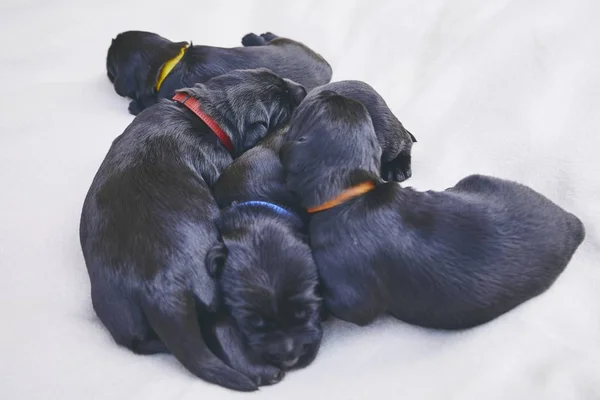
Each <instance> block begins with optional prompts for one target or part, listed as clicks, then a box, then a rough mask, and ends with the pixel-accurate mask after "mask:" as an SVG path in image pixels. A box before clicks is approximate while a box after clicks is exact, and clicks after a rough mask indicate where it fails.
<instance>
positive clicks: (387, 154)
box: [308, 81, 417, 182]
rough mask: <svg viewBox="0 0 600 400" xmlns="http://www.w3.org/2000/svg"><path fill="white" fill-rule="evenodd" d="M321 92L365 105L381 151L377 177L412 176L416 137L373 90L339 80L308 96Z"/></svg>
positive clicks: (400, 177) (369, 87) (405, 177)
mask: <svg viewBox="0 0 600 400" xmlns="http://www.w3.org/2000/svg"><path fill="white" fill-rule="evenodd" d="M323 91H333V92H335V93H337V94H340V95H342V96H345V97H348V98H350V99H353V100H357V101H360V102H361V103H362V104H363V105H364V106H365V107H366V108H367V111H368V112H369V115H370V116H371V120H372V121H373V126H374V128H375V134H376V135H377V139H378V140H379V145H380V146H381V149H382V151H383V152H382V154H381V177H382V178H383V179H384V180H386V181H396V182H403V181H405V180H407V179H408V178H410V177H411V176H412V169H411V154H410V153H411V149H412V145H413V143H416V142H417V139H416V138H415V137H414V136H413V134H412V133H410V132H409V131H408V130H406V129H405V128H404V126H403V125H402V123H401V122H400V121H399V120H398V118H396V116H395V115H394V113H393V112H392V110H390V108H389V107H388V105H387V103H386V102H385V100H384V99H383V97H381V95H380V94H379V93H377V92H376V91H375V89H373V88H372V87H371V86H370V85H368V84H366V83H365V82H361V81H339V82H331V83H328V84H327V85H323V86H320V87H318V88H316V89H315V90H313V91H312V92H311V93H310V94H309V95H308V97H309V98H310V97H311V96H318V95H319V93H321V92H323Z"/></svg>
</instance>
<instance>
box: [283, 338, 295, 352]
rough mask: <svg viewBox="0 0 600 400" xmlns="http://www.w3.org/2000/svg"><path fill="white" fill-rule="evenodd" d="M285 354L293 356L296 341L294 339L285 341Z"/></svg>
mask: <svg viewBox="0 0 600 400" xmlns="http://www.w3.org/2000/svg"><path fill="white" fill-rule="evenodd" d="M282 348H283V353H284V354H286V355H289V354H292V352H293V351H294V339H292V338H287V339H285V340H284V341H283V345H282Z"/></svg>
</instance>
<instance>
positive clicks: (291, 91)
mask: <svg viewBox="0 0 600 400" xmlns="http://www.w3.org/2000/svg"><path fill="white" fill-rule="evenodd" d="M178 92H183V93H187V94H189V95H191V96H194V97H196V98H198V99H199V100H200V103H201V104H202V106H203V108H204V109H205V111H206V112H207V113H208V114H209V115H210V116H211V117H213V118H214V119H215V120H216V121H217V122H218V123H219V125H220V126H221V128H223V129H224V130H225V131H226V132H227V133H229V135H230V139H231V141H232V143H233V146H234V149H235V153H236V154H237V155H240V154H242V153H243V152H245V151H246V150H248V149H250V148H251V147H254V145H256V143H257V142H258V141H259V140H260V139H262V138H263V137H265V135H266V134H267V132H269V131H273V130H276V129H278V128H280V127H282V126H283V125H285V124H286V123H288V122H289V119H290V117H291V115H292V112H293V111H294V109H296V107H297V106H298V104H300V102H301V101H302V100H303V99H304V97H305V96H306V90H305V89H304V87H303V86H302V85H299V84H297V83H295V82H293V81H291V80H289V79H283V78H280V77H279V76H278V75H276V74H274V73H273V72H272V71H270V70H268V69H266V68H258V69H246V70H234V71H231V72H229V73H227V74H224V75H220V76H217V77H214V78H212V79H210V80H209V81H207V82H206V83H204V84H197V85H196V86H194V87H192V88H185V89H181V90H179V91H178Z"/></svg>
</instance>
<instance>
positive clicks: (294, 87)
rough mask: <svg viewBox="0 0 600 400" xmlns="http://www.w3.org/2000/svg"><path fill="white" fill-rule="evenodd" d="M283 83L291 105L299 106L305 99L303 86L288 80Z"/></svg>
mask: <svg viewBox="0 0 600 400" xmlns="http://www.w3.org/2000/svg"><path fill="white" fill-rule="evenodd" d="M284 81H285V84H286V86H287V87H288V90H289V91H290V97H291V98H292V101H293V103H294V104H295V105H298V104H300V102H301V101H302V100H304V98H305V97H306V89H304V86H302V85H300V84H298V83H296V82H294V81H292V80H289V79H284Z"/></svg>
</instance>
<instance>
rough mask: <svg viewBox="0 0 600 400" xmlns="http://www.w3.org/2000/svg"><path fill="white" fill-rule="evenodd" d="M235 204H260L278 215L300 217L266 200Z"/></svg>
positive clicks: (243, 205)
mask: <svg viewBox="0 0 600 400" xmlns="http://www.w3.org/2000/svg"><path fill="white" fill-rule="evenodd" d="M235 206H236V207H246V206H259V207H260V206H262V207H266V208H268V209H269V210H272V211H275V212H276V213H277V214H279V215H283V216H286V217H291V218H294V219H300V217H299V216H298V215H296V214H295V213H293V212H291V211H290V210H286V209H285V208H283V207H280V206H278V205H277V204H273V203H269V202H267V201H257V200H253V201H245V202H243V203H238V204H236V205H235Z"/></svg>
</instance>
